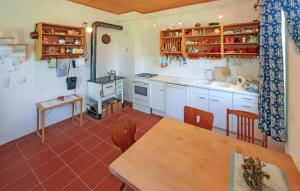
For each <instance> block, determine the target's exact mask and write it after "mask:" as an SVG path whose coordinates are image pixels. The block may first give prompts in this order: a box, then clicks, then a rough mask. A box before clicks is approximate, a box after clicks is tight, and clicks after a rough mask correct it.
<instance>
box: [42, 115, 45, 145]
mask: <svg viewBox="0 0 300 191" xmlns="http://www.w3.org/2000/svg"><path fill="white" fill-rule="evenodd" d="M44 142H45V111H42V144H44Z"/></svg>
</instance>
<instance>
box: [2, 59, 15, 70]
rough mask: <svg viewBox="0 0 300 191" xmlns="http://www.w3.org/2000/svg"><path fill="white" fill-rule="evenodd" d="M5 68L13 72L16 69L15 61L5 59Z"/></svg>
mask: <svg viewBox="0 0 300 191" xmlns="http://www.w3.org/2000/svg"><path fill="white" fill-rule="evenodd" d="M3 65H4V69H5V71H7V72H12V71H14V70H15V67H14V64H13V61H12V60H11V59H3Z"/></svg>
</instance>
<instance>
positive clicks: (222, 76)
mask: <svg viewBox="0 0 300 191" xmlns="http://www.w3.org/2000/svg"><path fill="white" fill-rule="evenodd" d="M227 77H228V69H227V68H226V67H223V66H216V67H214V80H215V81H220V82H224V81H226V79H227Z"/></svg>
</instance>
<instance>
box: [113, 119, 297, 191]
mask: <svg viewBox="0 0 300 191" xmlns="http://www.w3.org/2000/svg"><path fill="white" fill-rule="evenodd" d="M233 152H239V153H242V154H244V155H247V156H252V157H259V158H260V160H262V161H264V162H267V163H272V164H274V165H276V166H278V167H279V168H281V169H282V170H283V171H284V173H285V174H286V177H287V182H288V184H289V186H290V188H291V190H292V191H299V190H300V174H299V172H298V170H297V168H296V166H295V164H294V162H293V160H292V158H291V157H290V156H289V155H287V154H284V153H281V152H277V151H274V150H271V149H267V148H264V147H261V146H258V145H254V144H250V143H246V142H243V141H240V140H236V139H232V138H230V137H227V136H222V135H219V134H216V133H214V132H211V131H208V130H205V129H201V128H199V127H196V126H192V125H189V124H186V123H183V122H180V121H176V120H173V119H170V118H166V117H165V118H163V119H162V120H161V121H159V122H158V123H157V124H156V125H155V126H154V127H153V128H152V129H151V130H150V131H148V132H147V133H146V134H145V135H144V136H143V137H141V138H140V139H139V140H138V141H137V142H136V143H135V144H134V145H132V146H131V147H130V148H129V149H128V150H127V151H126V152H125V153H123V154H122V155H121V156H120V157H119V158H117V159H116V160H115V161H114V162H113V163H111V164H110V166H109V170H110V172H111V173H112V174H114V175H115V176H117V177H118V178H119V179H120V180H121V181H123V182H124V183H125V184H127V185H128V186H130V187H131V188H132V189H133V190H136V191H177V190H178V191H222V190H229V187H230V162H231V157H232V153H233Z"/></svg>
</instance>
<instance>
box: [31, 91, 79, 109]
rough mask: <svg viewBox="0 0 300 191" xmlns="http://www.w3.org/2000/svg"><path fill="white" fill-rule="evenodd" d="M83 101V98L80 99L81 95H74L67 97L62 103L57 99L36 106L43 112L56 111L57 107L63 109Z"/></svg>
mask: <svg viewBox="0 0 300 191" xmlns="http://www.w3.org/2000/svg"><path fill="white" fill-rule="evenodd" d="M80 100H82V97H80V96H79V95H76V94H72V95H66V96H64V100H63V101H60V100H58V99H57V98H55V99H50V100H47V101H42V102H39V103H37V104H36V106H37V107H38V108H39V109H40V110H41V111H45V110H50V109H54V108H57V107H62V106H65V105H68V104H71V103H74V102H77V101H80Z"/></svg>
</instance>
